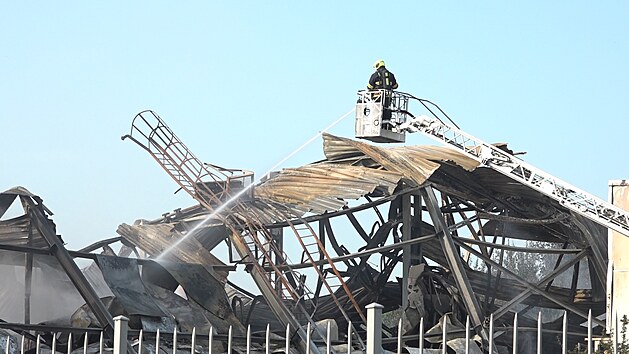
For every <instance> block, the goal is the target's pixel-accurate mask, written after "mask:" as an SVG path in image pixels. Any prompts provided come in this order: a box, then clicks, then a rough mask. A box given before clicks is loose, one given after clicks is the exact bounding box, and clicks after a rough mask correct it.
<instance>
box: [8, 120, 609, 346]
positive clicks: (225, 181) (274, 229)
mask: <svg viewBox="0 0 629 354" xmlns="http://www.w3.org/2000/svg"><path fill="white" fill-rule="evenodd" d="M123 138H130V139H132V140H133V141H134V142H135V143H137V144H138V145H139V146H141V147H142V148H144V149H145V150H146V151H147V152H148V153H149V154H150V155H151V156H152V157H153V158H155V160H156V161H157V162H158V163H159V164H160V165H161V166H162V167H163V168H164V170H165V171H166V172H167V173H168V174H169V175H170V176H171V177H172V178H173V179H174V180H175V181H176V182H177V184H178V185H179V186H180V187H181V189H182V190H184V191H186V192H187V193H189V194H190V195H191V196H192V197H193V198H194V199H195V200H197V201H198V202H199V205H197V206H193V207H189V208H186V209H178V210H175V211H173V212H170V213H167V214H164V215H163V216H162V217H161V218H159V219H156V220H152V221H147V220H141V221H138V222H136V223H135V224H134V225H127V224H122V225H120V227H119V228H118V230H117V232H118V234H119V236H118V237H115V238H112V239H108V240H103V241H100V242H97V243H95V244H93V245H91V246H88V247H86V248H85V249H83V250H81V251H80V252H74V253H73V252H68V251H66V250H65V248H64V247H63V244H62V242H61V240H60V238H59V237H58V236H56V235H55V232H54V224H52V222H51V221H50V220H49V219H48V216H49V215H51V213H50V211H47V209H46V208H45V207H44V206H43V204H42V203H41V200H40V199H39V198H38V197H36V196H34V195H32V194H30V193H29V192H28V191H25V190H22V189H15V190H9V191H7V192H5V193H3V194H0V217H1V216H2V214H4V212H5V211H6V210H7V209H8V204H11V203H10V202H9V201H11V202H12V201H13V200H14V199H15V198H17V197H19V198H20V200H22V204H23V205H24V206H25V216H24V217H20V218H18V219H11V220H0V250H2V251H0V252H3V253H5V254H7V252H8V253H16V252H17V253H20V254H23V255H24V256H25V258H24V259H25V261H24V263H23V264H20V265H19V266H21V267H22V268H24V279H25V281H24V284H25V291H24V299H25V300H24V311H23V314H24V323H21V324H20V323H16V322H12V323H9V324H5V325H0V327H5V328H6V327H9V328H13V329H17V330H26V329H33V328H36V329H38V330H42V329H45V328H58V327H59V326H50V327H46V325H37V326H36V325H33V324H31V323H30V322H31V321H30V319H29V316H30V309H29V306H28V305H27V303H28V300H26V299H28V298H29V296H30V293H29V291H28V284H29V283H30V280H29V279H32V271H33V267H35V268H37V266H36V265H33V261H32V255H33V254H41V255H42V256H46V257H54V259H52V260H50V262H49V263H58V264H59V265H60V267H61V268H59V269H61V270H62V272H64V273H65V274H67V276H68V277H69V279H70V281H71V283H72V284H73V285H74V287H75V288H76V289H78V292H79V294H80V295H81V298H82V299H83V300H84V301H85V303H86V304H87V307H88V308H89V311H88V310H87V309H85V311H87V312H90V313H92V314H94V316H95V317H96V320H95V321H92V322H89V324H90V325H92V326H96V327H99V328H110V327H111V316H112V313H113V314H114V315H117V314H125V315H127V316H131V317H132V328H135V329H138V330H139V329H144V330H155V329H158V328H161V329H162V330H168V329H172V328H178V327H179V328H191V326H193V325H195V324H199V325H197V326H200V327H203V326H205V327H207V326H209V325H210V324H211V325H213V326H215V328H219V332H221V331H222V333H225V331H226V330H225V328H226V326H228V325H229V324H231V325H233V326H236V328H239V330H240V331H241V332H242V330H243V328H244V326H246V325H252V326H253V327H254V328H255V327H256V326H259V325H260V324H261V323H265V324H266V322H267V321H268V322H273V323H275V324H276V325H275V326H274V327H273V328H275V329H276V330H278V333H280V334H283V332H282V331H283V329H284V328H286V325H289V328H290V331H291V332H290V334H289V335H290V337H291V339H292V340H293V342H294V343H295V345H297V346H298V347H300V348H301V350H302V351H304V348H306V347H307V346H309V347H310V348H311V350H313V351H316V347H317V343H318V340H319V339H322V338H324V334H323V331H322V330H321V329H320V327H319V326H317V322H318V321H319V320H324V319H334V320H335V321H336V323H337V325H338V328H339V333H353V335H354V336H355V339H356V340H355V341H353V342H354V343H355V345H356V347H357V349H362V347H361V346H362V341H363V340H364V331H365V320H366V319H365V312H364V308H365V306H366V305H368V304H370V303H373V302H378V303H380V304H382V305H384V307H385V309H384V310H385V312H389V313H395V315H394V316H395V317H396V319H397V318H399V317H402V318H403V331H404V332H405V333H404V334H406V335H409V338H412V336H413V334H416V333H417V327H418V326H419V323H420V321H419V320H420V318H424V325H425V327H426V328H430V327H433V326H438V325H439V321H440V319H441V318H443V317H444V315H446V314H449V315H448V318H449V319H450V320H451V321H453V322H454V326H455V327H456V326H457V323H458V325H459V326H460V323H459V322H464V321H465V319H466V317H468V316H469V319H470V321H471V324H472V327H473V330H474V332H475V333H476V334H477V343H478V346H479V347H480V348H483V349H485V350H486V347H485V343H486V340H487V338H488V336H489V334H488V331H489V328H488V319H489V318H490V317H492V318H493V320H494V321H495V326H497V328H500V327H508V326H509V325H510V324H511V323H512V321H513V316H514V315H515V314H516V313H518V314H519V321H520V322H519V323H520V326H522V327H527V326H529V327H534V326H535V325H534V323H535V319H534V318H535V317H536V316H537V313H538V312H539V311H541V310H543V311H544V313H545V316H546V317H547V321H546V322H547V324H546V327H547V328H548V329H549V330H548V331H547V332H546V334H545V336H544V341H545V348H549V350H552V349H550V348H552V347H553V345H554V344H555V342H556V340H555V336H556V335H555V334H553V332H552V329H559V328H560V326H561V323H560V318H559V316H558V315H555V313H554V312H553V310H559V311H564V310H565V311H568V313H569V315H568V322H569V332H570V333H572V334H573V335H572V336H570V340H571V342H572V343H577V342H578V341H580V340H582V339H583V337H585V331H586V329H585V328H582V327H580V324H581V323H582V322H584V321H585V319H587V317H588V315H587V314H588V311H589V310H592V312H593V314H594V316H595V317H596V316H599V315H601V314H603V313H604V312H605V280H606V272H607V258H606V255H607V249H606V248H607V229H606V228H605V227H602V226H600V225H598V224H596V223H594V222H592V221H590V220H588V219H586V218H584V217H583V216H581V215H579V214H578V213H575V212H573V211H571V210H570V209H568V208H566V207H565V206H564V205H561V204H560V203H559V202H557V201H555V200H553V199H551V198H549V197H547V196H545V195H544V194H543V193H540V192H539V191H536V190H534V189H531V188H529V187H527V186H525V185H523V184H521V183H517V182H514V181H513V180H512V179H509V178H507V177H505V176H504V175H503V174H500V173H498V172H496V171H494V170H492V169H489V168H486V167H483V166H482V165H481V164H480V163H479V162H478V161H476V160H474V159H472V158H470V157H468V156H466V155H464V154H462V153H460V152H457V151H456V150H453V149H450V148H444V147H434V146H404V147H388V148H384V147H380V146H376V145H370V144H367V143H363V142H359V141H355V140H351V139H347V138H342V137H337V136H333V135H329V134H324V135H323V150H324V154H325V157H326V158H325V159H324V160H322V161H319V162H315V163H312V164H309V165H305V166H302V167H297V168H290V169H284V170H282V171H279V172H277V173H274V174H273V175H271V176H267V178H265V179H264V180H263V181H260V182H258V183H255V181H254V179H253V175H252V174H251V173H250V172H247V171H243V170H234V169H226V168H222V167H219V166H215V165H211V164H205V163H202V162H201V161H200V160H199V159H198V158H197V157H196V156H195V155H194V154H192V152H191V151H189V150H188V148H187V147H186V146H185V145H184V144H183V142H181V141H180V140H179V138H178V137H177V136H176V135H175V134H174V133H173V132H172V131H171V130H170V128H168V126H167V125H166V124H165V123H164V121H163V120H162V119H161V118H160V117H159V116H157V115H156V114H155V113H154V112H151V111H145V112H141V113H140V114H138V115H137V116H136V118H135V119H134V122H133V125H132V130H131V133H130V134H129V135H127V136H125V137H123ZM500 148H502V149H507V148H506V146H504V145H502V146H500ZM34 240H44V241H45V242H40V241H38V242H39V243H37V245H38V246H36V245H35V243H34V242H35V241H34ZM114 242H122V244H123V245H124V246H123V249H122V250H121V254H120V255H122V256H124V257H113V256H112V250H111V248H110V247H109V244H111V243H114ZM173 245H176V246H174V247H173ZM533 245H535V246H533ZM221 247H224V248H226V249H227V252H228V254H229V263H231V264H229V265H227V264H224V263H223V262H222V261H221V260H219V259H218V258H217V257H216V256H215V255H214V254H212V252H223V251H220V250H219V249H220V248H221ZM101 248H102V249H103V250H104V251H106V252H105V253H107V254H106V255H102V254H99V255H96V254H95V253H94V252H95V251H97V250H98V249H101ZM131 253H135V257H134V258H128V256H129V255H130V254H131ZM526 255H529V256H526ZM530 255H542V256H543V257H539V258H534V257H530ZM29 257H30V258H31V260H30V261H29ZM73 257H86V258H89V259H94V260H95V265H96V267H93V268H97V269H92V271H94V272H96V273H98V274H100V277H102V278H103V280H104V283H105V285H107V286H106V287H107V288H108V289H110V290H111V295H112V296H110V297H109V298H107V301H104V300H103V299H105V297H103V296H101V295H102V294H100V295H99V294H98V293H97V291H96V290H95V289H97V288H98V287H99V285H98V284H101V285H102V283H103V282H100V283H98V282H97V281H95V280H94V279H92V278H94V277H92V278H90V279H88V277H86V276H85V272H81V271H80V270H79V269H78V267H77V266H76V264H75V263H74V261H73V259H72V258H73ZM518 257H520V258H518ZM526 257H529V258H526ZM9 258H10V257H2V259H3V260H7V259H9ZM11 259H14V258H11ZM155 259H159V261H158V262H155V261H154V260H155ZM509 259H511V260H513V259H515V260H520V261H521V260H523V259H525V260H531V259H537V261H536V262H542V261H541V259H552V262H551V263H552V266H551V267H550V268H549V269H545V270H540V271H538V272H537V273H536V274H534V277H531V274H528V277H527V276H525V275H524V274H522V270H521V269H518V263H517V261H516V262H513V261H511V262H509ZM12 262H13V264H12V265H13V266H17V264H14V263H16V262H17V261H15V260H13V261H12ZM0 263H3V264H5V263H9V262H0ZM546 263H548V262H546ZM540 264H541V263H540ZM139 265H142V271H141V272H140V271H139V270H138V269H139V268H138V267H139ZM236 265H243V266H244V269H245V271H246V272H247V273H248V274H249V276H250V277H251V279H252V280H253V281H254V283H255V285H256V287H257V288H258V289H259V292H260V294H261V295H256V294H253V293H251V291H246V290H245V289H240V287H238V285H237V284H235V283H234V282H233V281H230V280H229V278H230V277H229V276H228V275H227V274H228V271H232V272H233V271H234V270H235V269H236V267H235V266H236ZM40 268H41V267H40ZM29 273H31V275H30V276H29V275H28V274H29ZM137 274H141V277H139V278H138V276H137ZM566 277H567V278H568V279H569V280H568V281H566V280H565V278H566ZM560 278H561V280H562V281H561V282H560V281H559V280H560ZM584 280H585V281H584ZM225 283H227V284H228V285H227V286H228V288H233V289H235V290H230V291H229V294H228V295H222V289H223V287H224V284H225ZM180 286H181V287H182V288H183V289H184V291H185V294H186V295H187V298H188V303H187V304H186V305H185V306H184V305H181V306H184V307H186V308H187V309H188V310H189V311H184V310H181V308H180V310H179V312H177V314H176V315H174V312H176V311H175V310H174V309H175V308H177V307H176V306H169V305H168V304H170V305H172V304H174V303H177V304H179V303H180V300H178V299H175V298H173V297H172V296H171V295H172V294H173V292H174V291H175V289H177V287H180ZM217 289H220V291H219V290H217ZM207 293H212V294H213V296H211V297H208V296H207V295H206V294H207ZM130 294H132V295H130ZM228 297H229V301H228V300H227V298H228ZM208 298H210V299H208ZM112 299H117V303H116V304H115V306H114V305H112V304H113V300H112ZM105 302H107V303H108V304H109V306H107V305H106V304H105ZM164 308H167V309H168V310H164ZM112 309H115V310H112ZM191 313H196V314H199V313H200V314H202V316H193V315H192V314H191ZM531 314H532V315H533V316H532V317H530V318H528V317H527V315H531ZM172 317H175V318H176V319H177V321H176V322H173V321H169V320H167V319H168V318H172ZM260 318H263V319H264V321H260V320H259V319H260ZM595 321H596V322H597V323H598V324H599V325H600V324H603V322H602V321H601V320H598V319H595ZM79 322H80V321H79ZM81 323H84V322H81ZM308 324H310V325H311V327H312V328H314V329H315V335H314V336H312V339H311V340H312V343H307V340H308V339H307V338H309V337H308V336H307V333H306V330H305V328H306V326H307V325H308ZM348 327H350V328H349V331H348ZM258 329H260V328H258ZM395 332H396V328H394V327H393V326H391V328H386V327H385V328H384V335H385V337H386V336H389V337H390V336H393V335H394V334H395ZM427 340H428V341H429V342H431V343H437V342H438V341H439V340H438V339H430V337H428V338H427ZM497 340H498V343H500V344H501V345H503V346H509V345H510V344H509V343H511V338H509V337H508V335H504V336H502V337H498V338H497ZM519 340H520V341H523V343H521V345H519V346H518V348H520V350H521V351H522V352H526V350H527V342H526V341H527V340H529V341H530V338H527V336H521V338H520V339H519ZM385 343H386V340H385Z"/></svg>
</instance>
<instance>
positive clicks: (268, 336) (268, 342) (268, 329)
mask: <svg viewBox="0 0 629 354" xmlns="http://www.w3.org/2000/svg"><path fill="white" fill-rule="evenodd" d="M265 344H266V345H265V347H266V351H265V353H266V354H270V353H271V325H270V324H268V323H267V324H266V341H265Z"/></svg>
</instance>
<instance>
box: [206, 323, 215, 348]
mask: <svg viewBox="0 0 629 354" xmlns="http://www.w3.org/2000/svg"><path fill="white" fill-rule="evenodd" d="M213 337H214V327H210V333H208V335H207V352H208V354H212V338H213Z"/></svg>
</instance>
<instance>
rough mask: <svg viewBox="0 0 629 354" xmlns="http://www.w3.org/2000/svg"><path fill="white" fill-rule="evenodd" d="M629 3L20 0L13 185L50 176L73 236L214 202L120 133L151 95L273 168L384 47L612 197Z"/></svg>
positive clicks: (13, 80)
mask: <svg viewBox="0 0 629 354" xmlns="http://www.w3.org/2000/svg"><path fill="white" fill-rule="evenodd" d="M627 18H629V5H628V3H627V2H626V1H598V2H585V1H522V2H518V3H516V2H506V1H487V2H482V1H469V2H444V1H430V2H428V1H378V2H374V1H310V2H303V1H257V2H254V1H246V2H245V1H220V2H219V1H187V2H181V1H169V2H166V1H146V2H140V1H124V2H123V1H111V2H109V1H108V2H105V1H63V2H58V1H56V2H44V1H39V2H24V1H12V2H4V3H3V4H2V5H0V133H1V134H0V137H1V138H0V147H1V151H2V153H1V155H0V190H2V191H4V190H6V189H9V188H11V187H14V186H17V185H21V186H24V187H26V188H27V189H29V190H30V191H32V192H33V193H36V194H39V195H40V196H41V197H42V198H43V199H44V202H45V204H46V205H47V206H48V207H49V208H50V209H51V210H52V211H53V212H54V213H55V215H54V217H53V218H54V220H55V222H56V223H57V227H58V231H59V232H60V233H61V234H62V235H63V237H64V239H65V241H66V242H67V243H68V247H69V248H71V249H78V248H81V247H83V246H85V245H88V244H90V243H92V242H94V241H96V240H99V239H103V238H108V237H113V236H115V235H116V234H115V230H116V228H117V225H119V224H120V223H123V222H124V223H133V221H134V220H136V219H139V218H144V219H155V218H158V217H160V215H161V214H162V213H164V212H168V211H171V210H173V209H175V208H178V207H187V206H191V205H193V204H195V202H194V201H193V200H192V199H191V198H190V197H189V196H187V195H185V194H184V193H179V194H177V195H174V194H173V192H174V191H175V190H176V189H177V185H176V184H175V183H174V182H173V181H172V180H171V179H170V177H168V176H167V175H166V173H165V172H164V171H163V170H162V169H161V168H160V167H159V166H158V165H157V164H156V162H154V160H153V159H152V158H151V157H150V156H149V155H148V154H147V153H146V152H144V151H143V150H141V149H140V148H139V147H137V146H135V145H134V144H133V143H131V142H128V141H124V142H123V141H121V140H120V136H121V135H123V134H126V133H128V131H129V128H130V123H131V120H132V118H133V116H134V115H135V114H136V113H137V112H139V111H141V110H143V109H153V110H155V111H156V112H157V113H158V114H160V115H161V117H162V118H163V119H164V120H165V121H166V122H167V123H168V124H169V125H170V127H171V128H172V129H173V130H174V131H175V133H176V134H177V135H178V136H179V137H180V138H181V139H182V140H183V141H184V142H185V143H186V144H187V145H188V147H190V149H191V150H192V151H193V152H194V153H195V154H196V155H197V156H198V157H199V158H200V159H202V160H203V161H206V162H211V163H214V164H217V165H221V166H225V167H231V168H243V169H250V170H254V171H256V172H257V173H258V174H263V173H265V172H267V170H268V169H269V168H270V167H272V166H273V165H275V164H276V163H277V162H278V161H280V160H281V159H283V158H284V157H285V156H286V155H288V154H289V153H290V152H292V151H293V150H294V149H295V148H297V147H298V146H300V145H301V144H302V143H303V142H305V141H306V140H308V139H309V138H310V137H312V136H313V135H314V134H316V133H317V132H318V131H320V130H321V129H323V128H325V127H326V126H328V125H329V124H330V123H331V122H333V121H334V120H336V119H337V118H338V117H339V116H341V115H343V114H345V113H346V112H347V111H349V110H350V109H351V108H352V106H353V105H354V103H355V102H356V96H355V93H356V90H358V89H361V88H364V87H365V85H366V82H367V79H368V77H369V75H370V74H371V73H372V70H373V69H372V64H373V62H374V61H375V60H376V59H380V58H382V59H384V60H385V61H386V62H387V67H388V68H389V69H390V70H391V71H393V72H394V73H395V75H396V77H397V78H398V81H399V83H400V90H402V91H405V92H409V93H412V94H414V95H415V96H418V97H423V98H426V99H430V100H432V101H433V102H435V103H437V104H439V105H440V106H441V107H442V108H443V109H444V110H445V111H446V112H447V113H448V114H449V115H450V116H451V117H453V119H454V120H455V121H456V122H457V123H458V124H459V126H460V127H461V128H462V129H463V130H465V131H466V132H468V133H470V134H472V135H475V136H477V137H479V138H481V139H483V140H485V141H487V142H508V143H509V144H510V147H512V148H513V149H514V150H516V151H527V152H528V154H527V155H525V156H524V159H525V160H526V161H528V162H530V163H532V164H533V165H536V166H537V167H539V168H542V169H544V170H546V171H547V172H550V173H552V174H554V175H555V176H557V177H559V178H562V179H564V180H566V181H568V182H570V183H572V184H574V185H576V186H578V187H581V188H583V189H585V190H587V191H589V192H591V193H593V194H595V195H597V196H599V197H601V198H605V199H606V198H607V183H608V180H610V179H623V178H629V166H628V165H627V162H626V157H627V152H628V149H627V139H626V137H627V133H628V129H629V123H628V121H629V94H628V84H627V83H628V82H629V68H628V63H629V23H628V22H627ZM353 124H354V123H353V119H352V118H351V117H350V118H347V119H345V120H344V121H342V122H341V123H340V124H339V125H337V126H336V127H334V128H333V129H332V130H331V133H333V134H336V135H341V136H346V137H353V134H354V126H353ZM426 143H429V144H433V142H432V141H431V140H428V139H426V138H424V137H421V136H419V135H412V136H408V137H407V144H409V145H414V144H426ZM321 145H322V144H321V139H317V140H316V141H315V142H314V143H313V144H311V145H310V146H309V147H308V148H306V149H304V150H303V151H302V152H300V153H299V154H298V155H296V156H295V157H294V158H292V159H290V160H289V161H287V162H286V163H285V164H284V165H283V167H294V166H300V165H303V164H305V163H308V162H312V161H315V160H319V159H321V158H323V154H322V148H321Z"/></svg>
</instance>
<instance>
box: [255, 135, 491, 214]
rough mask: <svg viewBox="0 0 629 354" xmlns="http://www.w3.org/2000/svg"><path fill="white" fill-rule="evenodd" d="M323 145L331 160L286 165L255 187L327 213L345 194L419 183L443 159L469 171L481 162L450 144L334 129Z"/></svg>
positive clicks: (296, 206)
mask: <svg viewBox="0 0 629 354" xmlns="http://www.w3.org/2000/svg"><path fill="white" fill-rule="evenodd" d="M323 149H324V153H325V155H326V157H327V158H328V160H327V161H324V162H319V163H314V164H311V165H306V166H303V167H298V168H290V169H284V170H282V171H281V172H280V174H279V175H278V176H276V177H274V178H272V179H270V180H268V181H266V182H265V183H263V184H261V185H260V186H258V187H256V190H255V193H256V197H257V198H259V199H261V200H268V201H273V202H277V203H281V204H283V205H285V206H287V207H289V208H291V209H293V212H295V213H296V214H297V213H301V214H303V213H305V212H313V213H323V212H325V211H336V210H340V209H341V208H342V207H343V206H345V205H346V204H347V202H346V201H345V200H347V199H358V198H360V197H363V196H365V195H375V196H387V195H391V193H392V192H393V190H394V189H395V187H396V186H397V185H398V183H399V182H400V180H402V179H403V178H405V179H407V180H410V181H413V182H414V183H416V184H417V185H420V184H422V183H424V182H425V181H426V180H427V179H428V178H429V177H430V176H431V175H432V173H433V172H434V171H435V170H437V169H438V168H439V167H440V166H441V163H452V164H454V165H457V166H460V167H462V168H464V169H466V170H468V171H471V170H473V169H475V168H476V167H477V166H478V165H479V163H478V162H477V161H475V160H473V159H470V158H468V157H466V156H465V155H463V154H461V153H459V152H457V151H455V150H453V149H450V148H443V147H436V146H412V147H394V148H383V147H379V146H375V145H370V144H367V143H363V142H359V141H354V140H351V139H346V138H340V137H336V136H333V135H330V134H324V135H323Z"/></svg>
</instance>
